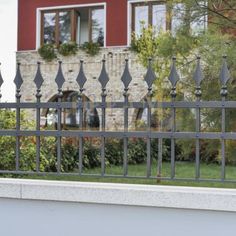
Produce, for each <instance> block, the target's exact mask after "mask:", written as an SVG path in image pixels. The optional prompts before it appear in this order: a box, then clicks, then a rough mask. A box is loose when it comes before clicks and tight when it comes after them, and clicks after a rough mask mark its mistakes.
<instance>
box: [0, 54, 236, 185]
mask: <svg viewBox="0 0 236 236" xmlns="http://www.w3.org/2000/svg"><path fill="white" fill-rule="evenodd" d="M175 63H176V59H175V58H173V61H172V66H171V71H170V75H169V81H170V83H171V92H170V101H166V102H159V101H155V100H154V97H153V83H154V82H155V80H156V79H157V78H156V75H155V73H154V71H153V69H152V62H151V60H149V65H148V68H147V73H146V75H145V77H144V80H145V82H146V83H147V97H146V99H145V100H144V101H142V102H136V101H135V102H133V101H130V100H129V85H130V83H131V81H132V76H131V74H130V71H129V64H128V60H126V64H125V69H124V73H123V75H122V76H121V81H122V83H123V85H124V91H123V96H124V100H123V101H122V102H121V101H112V102H107V100H106V97H107V90H106V86H107V83H108V82H109V76H108V74H107V72H106V66H105V60H103V61H102V70H101V74H100V76H99V78H98V81H99V82H100V84H101V102H91V101H83V99H82V98H83V96H84V85H85V84H86V82H87V78H86V75H85V72H84V69H83V64H84V63H83V61H81V62H80V71H79V73H78V76H77V78H76V81H77V83H78V86H79V91H78V96H77V101H70V102H65V101H63V99H62V98H63V90H62V88H63V85H64V83H65V77H64V75H63V72H62V62H59V68H58V73H57V76H56V79H55V83H56V85H57V87H58V91H57V101H56V102H42V101H41V97H42V94H41V87H42V85H43V83H44V79H43V76H42V74H41V69H40V63H38V65H37V72H36V76H35V78H34V83H35V86H36V95H35V96H36V102H22V101H21V95H22V94H21V87H22V85H23V82H24V81H23V78H22V76H21V71H20V67H21V66H20V64H18V65H17V72H16V77H15V79H14V83H15V86H16V102H14V103H3V102H0V109H2V110H4V109H12V110H14V111H15V115H16V117H15V129H12V130H5V129H0V136H1V137H3V136H7V137H14V138H15V160H14V161H15V168H14V170H5V169H2V170H0V173H1V174H30V175H31V174H37V175H61V176H67V175H68V176H70V175H73V176H77V175H78V176H93V177H117V178H121V177H125V178H137V179H139V178H147V179H157V180H183V181H216V182H218V181H222V182H236V179H235V180H233V179H226V163H225V158H226V147H225V146H226V140H236V132H227V131H226V109H235V108H236V101H227V100H226V97H227V93H228V91H227V82H228V81H229V79H230V72H229V69H228V66H227V61H226V57H224V58H223V65H222V68H221V73H220V82H221V86H222V89H221V92H220V94H221V98H222V99H221V101H202V100H201V94H202V92H201V82H202V80H203V75H202V70H201V66H200V58H197V66H196V70H195V73H194V76H193V79H194V81H195V87H196V90H195V96H196V100H195V101H177V100H176V96H177V92H176V85H177V83H178V81H179V80H180V78H179V75H178V73H177V69H176V65H175ZM2 84H3V79H2V76H1V75H0V87H1V86H2ZM113 108H114V109H120V110H122V112H123V118H124V124H123V127H120V128H122V130H117V131H109V130H107V129H106V112H107V109H113ZM179 108H183V109H193V110H194V111H195V114H196V121H195V122H196V123H195V131H191V132H186V131H184V132H182V131H179V130H178V129H177V126H176V114H177V113H176V109H179ZM207 108H213V109H214V108H215V109H220V111H221V115H220V117H219V119H220V121H221V130H220V131H218V132H202V131H201V124H202V122H201V111H202V109H207ZM22 109H34V110H35V112H36V118H35V129H33V130H27V129H23V128H22V124H21V111H22ZM43 109H55V110H56V117H57V126H56V130H46V129H43V128H42V127H41V124H40V120H41V113H42V110H43ZM65 109H77V110H78V111H79V121H80V122H79V125H78V127H77V129H76V130H64V129H63V126H62V118H63V117H62V113H63V111H64V110H65ZM86 109H101V124H100V128H99V130H86V128H85V124H84V121H83V117H84V114H85V111H86ZM130 109H147V117H146V119H147V120H146V121H147V122H146V123H147V127H146V128H145V130H142V131H136V130H130V128H129V111H130ZM153 109H169V110H170V130H168V131H156V130H153V129H152V127H151V113H152V110H153ZM24 137H35V144H34V145H35V147H36V155H35V168H34V170H29V171H28V170H22V169H21V164H20V163H21V148H22V147H21V139H22V138H24ZM43 137H55V138H56V144H55V148H56V169H55V171H48V172H45V171H41V170H40V165H41V148H42V144H41V139H42V138H43ZM66 137H73V138H77V139H78V160H77V161H78V166H77V168H76V169H75V170H74V171H73V172H71V173H69V172H66V171H65V170H62V160H63V157H62V149H63V138H66ZM86 138H99V139H100V162H101V168H100V173H98V174H89V173H87V172H85V171H84V166H83V160H84V145H85V140H86ZM109 138H115V139H121V140H122V141H123V150H122V151H123V160H122V163H123V167H122V168H123V169H122V174H116V175H115V174H108V173H106V149H105V146H106V141H107V139H109ZM134 138H142V139H144V140H145V143H146V174H145V175H143V176H138V175H137V176H136V175H134V176H132V175H129V164H128V163H129V160H128V151H129V139H134ZM153 139H154V140H156V142H157V143H158V159H157V164H156V173H155V174H154V175H153V173H152V165H153V160H152V140H153ZM164 139H169V140H170V175H169V177H165V176H163V175H162V164H163V160H162V159H163V157H162V155H163V150H162V148H163V140H164ZM178 139H192V140H194V142H195V173H194V177H193V178H178V177H176V141H177V140H178ZM204 139H212V140H219V141H220V145H221V160H220V163H221V164H220V169H221V170H220V176H221V177H220V178H219V179H203V178H201V172H200V159H201V152H200V150H201V142H200V141H201V140H204Z"/></svg>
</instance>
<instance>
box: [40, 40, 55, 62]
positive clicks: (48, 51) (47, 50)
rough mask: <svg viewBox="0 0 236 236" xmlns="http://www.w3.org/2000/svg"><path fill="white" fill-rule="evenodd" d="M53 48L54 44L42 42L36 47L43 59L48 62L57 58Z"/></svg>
mask: <svg viewBox="0 0 236 236" xmlns="http://www.w3.org/2000/svg"><path fill="white" fill-rule="evenodd" d="M55 49H56V46H55V45H54V44H44V45H42V46H41V47H40V48H39V49H38V53H39V55H40V56H41V57H42V58H43V59H44V60H45V61H48V62H49V61H52V60H53V59H56V58H57V55H56V52H55Z"/></svg>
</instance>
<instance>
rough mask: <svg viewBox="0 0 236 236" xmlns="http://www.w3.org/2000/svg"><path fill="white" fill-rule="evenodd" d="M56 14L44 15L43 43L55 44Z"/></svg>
mask: <svg viewBox="0 0 236 236" xmlns="http://www.w3.org/2000/svg"><path fill="white" fill-rule="evenodd" d="M55 26H56V13H45V14H44V36H43V41H44V43H45V44H47V43H55V31H56V27H55Z"/></svg>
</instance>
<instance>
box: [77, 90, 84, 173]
mask: <svg viewBox="0 0 236 236" xmlns="http://www.w3.org/2000/svg"><path fill="white" fill-rule="evenodd" d="M78 100H79V129H80V131H81V132H83V126H84V125H83V119H84V109H83V90H80V93H79V95H78ZM83 149H84V139H83V137H82V136H79V174H80V175H82V173H83V159H84V158H83V154H84V150H83Z"/></svg>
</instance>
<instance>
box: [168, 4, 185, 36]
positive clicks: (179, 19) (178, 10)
mask: <svg viewBox="0 0 236 236" xmlns="http://www.w3.org/2000/svg"><path fill="white" fill-rule="evenodd" d="M184 12H185V5H184V4H183V3H177V4H175V5H174V7H173V12H172V22H171V31H172V34H173V35H175V34H176V32H177V30H178V29H179V28H180V26H181V25H182V24H183V15H184Z"/></svg>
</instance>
